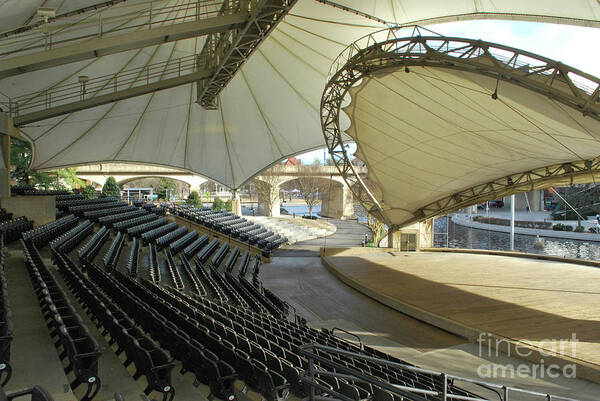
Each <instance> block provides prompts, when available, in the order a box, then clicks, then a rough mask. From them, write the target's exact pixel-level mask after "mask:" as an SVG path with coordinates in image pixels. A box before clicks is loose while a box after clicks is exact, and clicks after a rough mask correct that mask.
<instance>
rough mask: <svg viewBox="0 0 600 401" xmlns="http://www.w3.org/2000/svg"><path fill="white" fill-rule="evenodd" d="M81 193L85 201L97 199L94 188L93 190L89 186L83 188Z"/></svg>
mask: <svg viewBox="0 0 600 401" xmlns="http://www.w3.org/2000/svg"><path fill="white" fill-rule="evenodd" d="M81 193H82V194H83V196H85V199H95V198H97V197H98V192H96V188H94V187H93V186H91V185H88V186H86V187H85V188H83V191H82V192H81Z"/></svg>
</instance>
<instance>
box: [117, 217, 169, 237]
mask: <svg viewBox="0 0 600 401" xmlns="http://www.w3.org/2000/svg"><path fill="white" fill-rule="evenodd" d="M166 224H168V220H167V219H166V218H165V217H161V218H160V219H156V220H152V221H149V222H145V223H141V224H138V225H136V226H133V227H130V228H128V229H127V234H128V235H129V238H133V237H138V238H139V237H141V236H142V234H145V233H146V232H148V231H152V230H154V229H156V228H159V227H162V226H164V225H166Z"/></svg>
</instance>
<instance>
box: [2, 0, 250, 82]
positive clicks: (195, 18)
mask: <svg viewBox="0 0 600 401" xmlns="http://www.w3.org/2000/svg"><path fill="white" fill-rule="evenodd" d="M217 2H218V1H217V0H198V1H197V2H193V1H192V2H187V3H185V4H178V5H175V6H165V7H159V8H153V7H152V5H150V6H149V7H148V8H147V9H143V10H141V11H137V10H136V12H131V11H130V12H125V11H126V10H124V11H123V13H124V14H123V15H117V16H113V17H110V18H109V17H106V18H104V19H103V18H102V14H101V13H100V14H98V18H97V19H95V18H88V19H89V20H88V19H85V18H84V19H83V20H82V21H81V22H77V23H73V24H70V25H65V26H60V27H56V28H54V30H53V31H51V32H46V31H45V29H43V28H44V27H42V28H38V29H34V30H28V31H24V33H21V34H17V35H14V36H8V37H2V35H0V57H1V59H0V79H1V78H7V77H10V76H13V75H19V74H21V73H23V72H30V71H37V70H41V69H45V68H49V67H55V66H59V65H64V64H69V63H73V62H76V61H81V60H87V59H92V58H97V57H101V56H105V55H109V54H115V53H119V52H124V51H127V50H131V49H137V48H140V47H146V46H152V45H157V44H162V43H168V42H173V41H177V40H182V39H187V38H192V37H196V36H201V35H207V34H210V33H215V32H224V31H229V30H231V29H234V28H236V27H241V26H244V24H245V23H246V21H247V19H248V11H247V10H246V9H244V8H240V0H225V1H223V9H222V11H221V12H218V11H215V12H209V11H204V8H206V7H208V6H209V5H212V4H215V3H217ZM150 4H152V3H150ZM171 14H176V16H174V17H173V16H171ZM107 26H108V27H110V28H109V29H107V28H106V27H107ZM22 53H24V54H22ZM6 56H12V57H6Z"/></svg>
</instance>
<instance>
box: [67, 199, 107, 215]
mask: <svg viewBox="0 0 600 401" xmlns="http://www.w3.org/2000/svg"><path fill="white" fill-rule="evenodd" d="M115 201H117V198H104V197H100V198H95V199H65V200H62V199H56V208H57V209H59V210H62V211H64V212H68V211H69V208H70V207H75V206H83V205H92V204H97V203H111V202H115Z"/></svg>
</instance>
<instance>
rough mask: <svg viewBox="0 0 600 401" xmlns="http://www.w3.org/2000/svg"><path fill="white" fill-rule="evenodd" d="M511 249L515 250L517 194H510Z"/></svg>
mask: <svg viewBox="0 0 600 401" xmlns="http://www.w3.org/2000/svg"><path fill="white" fill-rule="evenodd" d="M510 250H511V251H514V250H515V194H512V195H511V196H510Z"/></svg>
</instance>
